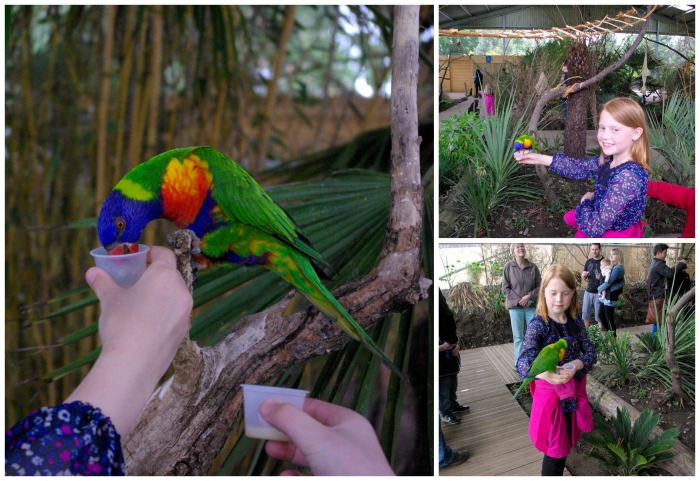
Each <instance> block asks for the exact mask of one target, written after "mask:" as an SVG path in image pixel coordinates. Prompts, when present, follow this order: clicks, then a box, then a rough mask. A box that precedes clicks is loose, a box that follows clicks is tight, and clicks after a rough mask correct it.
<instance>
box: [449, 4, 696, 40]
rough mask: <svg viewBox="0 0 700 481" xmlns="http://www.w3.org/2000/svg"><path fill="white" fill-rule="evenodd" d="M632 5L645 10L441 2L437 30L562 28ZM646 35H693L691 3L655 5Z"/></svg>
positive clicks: (615, 6)
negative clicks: (448, 3) (449, 3)
mask: <svg viewBox="0 0 700 481" xmlns="http://www.w3.org/2000/svg"><path fill="white" fill-rule="evenodd" d="M630 8H635V9H636V10H637V12H639V14H640V17H641V16H643V15H644V12H646V6H641V5H583V6H579V5H558V6H556V5H551V6H550V5H512V6H508V5H442V6H440V8H439V15H440V19H439V28H440V29H449V28H457V29H502V30H517V29H549V28H553V27H559V28H563V27H565V26H567V25H572V26H573V25H579V24H583V23H586V22H590V21H594V20H600V19H602V18H604V17H605V16H606V15H607V16H609V17H614V16H616V15H617V14H618V13H620V12H624V11H627V10H628V9H630ZM629 33H634V32H629ZM647 33H648V34H655V33H658V34H659V35H691V36H694V35H695V6H694V5H687V6H683V5H681V6H675V5H674V6H670V5H662V6H659V7H657V9H656V11H655V12H654V13H653V14H652V16H651V23H650V24H649V27H648V29H647Z"/></svg>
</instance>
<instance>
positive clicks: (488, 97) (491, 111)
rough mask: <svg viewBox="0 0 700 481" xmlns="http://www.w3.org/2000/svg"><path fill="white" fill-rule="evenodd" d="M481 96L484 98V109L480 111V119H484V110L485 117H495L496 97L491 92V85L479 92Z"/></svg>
mask: <svg viewBox="0 0 700 481" xmlns="http://www.w3.org/2000/svg"><path fill="white" fill-rule="evenodd" d="M481 95H482V97H484V108H483V109H482V110H481V118H482V119H483V118H484V110H486V115H495V114H496V95H495V94H494V92H493V87H492V86H491V84H486V85H485V86H484V91H483V92H481Z"/></svg>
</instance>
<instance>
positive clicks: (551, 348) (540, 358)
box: [513, 337, 572, 398]
mask: <svg viewBox="0 0 700 481" xmlns="http://www.w3.org/2000/svg"><path fill="white" fill-rule="evenodd" d="M571 341H572V339H571V338H570V337H564V338H562V339H559V340H558V341H557V342H554V343H552V344H549V345H547V346H545V347H544V348H542V350H541V351H540V353H539V354H537V357H536V358H535V360H534V361H533V362H532V366H530V370H529V371H528V372H527V377H526V378H525V379H524V380H523V383H522V384H521V385H520V387H519V388H518V390H517V391H515V394H513V398H515V397H516V396H517V395H518V394H519V393H520V391H522V390H523V388H524V387H525V386H527V385H528V384H530V381H532V380H533V379H535V376H537V375H538V374H541V373H543V372H545V371H549V372H556V371H557V364H559V362H561V360H562V359H564V355H565V354H566V348H567V347H568V346H569V343H570V342H571Z"/></svg>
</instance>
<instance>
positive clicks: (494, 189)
mask: <svg viewBox="0 0 700 481" xmlns="http://www.w3.org/2000/svg"><path fill="white" fill-rule="evenodd" d="M480 122H481V124H478V125H481V136H480V137H481V138H480V139H479V140H477V141H476V142H475V145H474V148H475V156H474V157H471V158H467V159H466V162H467V167H466V169H465V175H463V176H462V178H461V179H460V180H459V181H458V182H457V183H456V184H455V185H454V187H453V188H452V189H451V190H450V191H449V192H448V193H447V194H446V196H445V202H444V203H445V208H444V210H446V211H447V212H446V213H447V214H448V215H447V216H446V217H447V218H450V219H459V222H460V223H461V225H457V224H458V223H457V221H450V222H449V223H448V224H446V225H444V226H443V228H441V231H442V232H443V233H444V234H443V235H448V236H452V235H455V233H457V234H458V235H461V233H462V232H464V226H466V225H470V226H471V230H472V236H473V237H478V236H480V235H481V234H483V233H485V234H486V236H489V235H490V233H491V231H492V229H493V225H492V223H493V214H494V211H495V210H496V209H498V208H500V207H504V206H506V205H508V204H510V203H512V202H522V201H525V202H528V201H534V200H536V199H538V198H539V197H540V193H539V192H538V191H537V190H533V188H532V185H533V182H532V180H533V176H534V173H533V170H532V169H524V168H523V167H522V166H520V164H518V163H517V162H515V160H514V159H513V142H514V141H515V139H516V138H517V137H518V136H519V135H521V134H522V130H523V128H524V121H523V117H522V116H521V117H518V118H516V119H514V118H513V99H509V100H508V101H507V102H506V103H505V104H504V105H499V109H498V110H497V112H496V115H490V116H486V118H485V119H483V121H481V120H480ZM474 128H477V127H474ZM456 225H457V229H455V226H456ZM455 231H457V232H455Z"/></svg>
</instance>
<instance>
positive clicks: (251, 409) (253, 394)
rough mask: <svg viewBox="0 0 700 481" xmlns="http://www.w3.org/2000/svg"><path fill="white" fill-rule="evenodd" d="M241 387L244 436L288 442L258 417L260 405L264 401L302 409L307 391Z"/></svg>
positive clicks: (244, 385)
mask: <svg viewBox="0 0 700 481" xmlns="http://www.w3.org/2000/svg"><path fill="white" fill-rule="evenodd" d="M241 387H243V416H244V417H245V435H246V436H248V437H249V438H255V439H271V440H274V441H289V438H288V437H287V436H286V435H285V434H284V433H283V432H282V431H280V430H278V429H275V428H273V427H272V426H270V425H269V424H268V423H267V422H266V421H265V420H264V419H263V418H262V416H260V403H262V402H263V401H264V400H265V399H274V400H275V401H279V402H284V403H289V404H292V405H293V406H296V407H298V408H299V409H303V408H304V399H306V396H307V395H308V394H309V391H303V390H301V389H290V388H286V387H274V386H258V385H255V384H241Z"/></svg>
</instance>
